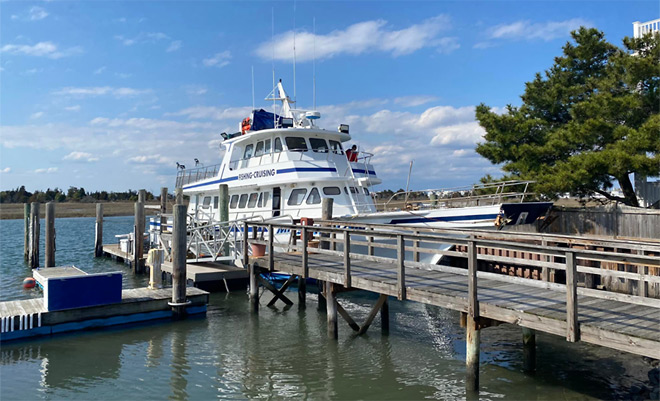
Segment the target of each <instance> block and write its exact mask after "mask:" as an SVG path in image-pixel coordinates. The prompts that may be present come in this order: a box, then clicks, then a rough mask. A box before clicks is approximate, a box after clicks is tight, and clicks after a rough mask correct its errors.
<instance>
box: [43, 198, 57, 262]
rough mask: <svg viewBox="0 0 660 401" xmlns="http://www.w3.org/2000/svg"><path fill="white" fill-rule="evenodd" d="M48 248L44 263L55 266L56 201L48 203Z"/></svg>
mask: <svg viewBox="0 0 660 401" xmlns="http://www.w3.org/2000/svg"><path fill="white" fill-rule="evenodd" d="M45 245H46V249H45V251H46V252H45V253H46V255H45V260H44V265H45V266H46V267H55V203H54V202H48V203H46V243H45Z"/></svg>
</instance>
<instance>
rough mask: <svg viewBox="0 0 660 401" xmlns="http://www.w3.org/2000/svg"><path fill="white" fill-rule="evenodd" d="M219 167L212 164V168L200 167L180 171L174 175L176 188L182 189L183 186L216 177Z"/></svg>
mask: <svg viewBox="0 0 660 401" xmlns="http://www.w3.org/2000/svg"><path fill="white" fill-rule="evenodd" d="M220 165H221V164H214V165H212V166H202V167H198V168H193V169H185V168H183V169H180V170H179V171H178V172H177V173H176V188H183V186H184V185H188V184H192V183H195V182H198V181H202V180H205V179H207V178H212V177H216V176H217V175H218V172H219V171H220Z"/></svg>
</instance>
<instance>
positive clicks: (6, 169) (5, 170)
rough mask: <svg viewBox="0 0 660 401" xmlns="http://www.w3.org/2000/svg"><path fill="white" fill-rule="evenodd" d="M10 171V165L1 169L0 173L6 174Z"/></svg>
mask: <svg viewBox="0 0 660 401" xmlns="http://www.w3.org/2000/svg"><path fill="white" fill-rule="evenodd" d="M10 172H11V167H5V168H3V169H2V170H0V173H2V174H8V173H10Z"/></svg>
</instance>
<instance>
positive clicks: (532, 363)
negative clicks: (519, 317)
mask: <svg viewBox="0 0 660 401" xmlns="http://www.w3.org/2000/svg"><path fill="white" fill-rule="evenodd" d="M522 333H523V371H525V372H534V371H535V370H536V332H535V331H534V330H532V329H528V328H527V327H523V329H522Z"/></svg>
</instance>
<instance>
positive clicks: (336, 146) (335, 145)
mask: <svg viewBox="0 0 660 401" xmlns="http://www.w3.org/2000/svg"><path fill="white" fill-rule="evenodd" d="M330 149H331V150H332V153H336V154H338V155H343V154H344V149H342V148H341V143H339V142H337V141H330Z"/></svg>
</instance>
